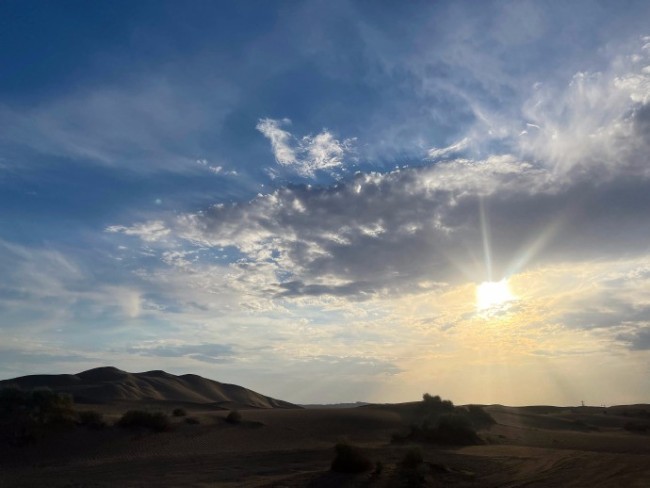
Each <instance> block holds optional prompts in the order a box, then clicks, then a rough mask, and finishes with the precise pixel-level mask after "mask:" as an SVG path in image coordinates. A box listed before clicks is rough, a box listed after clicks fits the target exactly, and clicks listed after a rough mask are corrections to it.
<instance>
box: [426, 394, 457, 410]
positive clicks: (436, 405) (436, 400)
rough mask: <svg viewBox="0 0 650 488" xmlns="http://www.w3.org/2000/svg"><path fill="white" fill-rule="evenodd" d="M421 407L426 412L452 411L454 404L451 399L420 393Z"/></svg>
mask: <svg viewBox="0 0 650 488" xmlns="http://www.w3.org/2000/svg"><path fill="white" fill-rule="evenodd" d="M422 407H423V410H425V411H427V412H453V410H454V404H453V403H452V401H451V400H443V399H441V398H440V397H439V396H438V395H436V396H431V395H429V394H428V393H425V394H424V395H422Z"/></svg>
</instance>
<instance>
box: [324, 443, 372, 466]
mask: <svg viewBox="0 0 650 488" xmlns="http://www.w3.org/2000/svg"><path fill="white" fill-rule="evenodd" d="M334 449H335V450H336V456H335V457H334V460H333V461H332V466H331V468H330V469H331V470H332V471H335V472H337V473H363V472H365V471H370V470H371V469H372V467H373V464H372V461H370V459H369V458H368V457H367V456H366V455H365V454H364V453H363V451H362V450H361V449H360V448H358V447H356V446H353V445H350V444H348V443H346V442H340V443H338V444H337V445H336V446H335V447H334Z"/></svg>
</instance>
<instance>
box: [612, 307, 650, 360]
mask: <svg viewBox="0 0 650 488" xmlns="http://www.w3.org/2000/svg"><path fill="white" fill-rule="evenodd" d="M646 317H647V315H646ZM616 338H617V339H618V340H619V341H622V342H624V343H625V344H626V345H627V346H628V347H629V348H630V349H632V350H635V351H648V350H650V326H649V325H647V324H646V325H645V326H644V327H643V328H641V329H639V330H637V331H634V332H631V333H624V334H619V335H618V336H617V337H616Z"/></svg>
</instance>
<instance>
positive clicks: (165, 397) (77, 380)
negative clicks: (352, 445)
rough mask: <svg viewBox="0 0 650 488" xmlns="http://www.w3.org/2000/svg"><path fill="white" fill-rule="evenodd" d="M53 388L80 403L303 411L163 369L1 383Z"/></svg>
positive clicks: (243, 390)
mask: <svg viewBox="0 0 650 488" xmlns="http://www.w3.org/2000/svg"><path fill="white" fill-rule="evenodd" d="M9 385H15V386H18V387H19V388H22V389H25V390H31V389H35V388H49V389H51V390H52V391H55V392H58V393H67V394H70V395H72V397H73V398H74V401H75V402H77V403H98V404H105V403H117V402H142V401H155V402H177V403H178V402H182V403H195V404H210V405H212V406H215V407H223V408H228V409H232V408H240V409H251V408H263V409H268V408H301V407H299V406H297V405H294V404H292V403H289V402H285V401H283V400H278V399H275V398H271V397H269V396H266V395H262V394H260V393H257V392H255V391H252V390H249V389H247V388H244V387H242V386H238V385H232V384H227V383H220V382H218V381H214V380H210V379H207V378H203V377H201V376H198V375H194V374H185V375H180V376H177V375H174V374H171V373H167V372H165V371H161V370H154V371H146V372H143V373H129V372H127V371H122V370H120V369H118V368H115V367H112V366H104V367H99V368H93V369H89V370H87V371H82V372H81V373H77V374H52V375H29V376H21V377H18V378H12V379H8V380H3V381H0V388H1V387H6V386H9Z"/></svg>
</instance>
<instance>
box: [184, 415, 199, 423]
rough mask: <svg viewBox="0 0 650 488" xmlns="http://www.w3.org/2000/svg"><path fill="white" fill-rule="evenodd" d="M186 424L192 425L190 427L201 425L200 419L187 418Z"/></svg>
mask: <svg viewBox="0 0 650 488" xmlns="http://www.w3.org/2000/svg"><path fill="white" fill-rule="evenodd" d="M185 423H186V424H190V425H197V424H200V423H201V422H199V419H197V418H196V417H185Z"/></svg>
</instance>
